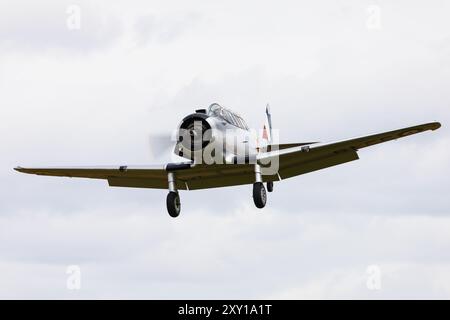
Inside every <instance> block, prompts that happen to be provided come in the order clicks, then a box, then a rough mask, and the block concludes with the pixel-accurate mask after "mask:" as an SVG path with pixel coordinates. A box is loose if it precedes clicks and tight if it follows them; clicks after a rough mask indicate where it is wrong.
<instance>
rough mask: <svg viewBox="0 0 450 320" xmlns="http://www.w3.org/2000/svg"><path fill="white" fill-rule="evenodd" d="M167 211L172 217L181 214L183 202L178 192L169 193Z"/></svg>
mask: <svg viewBox="0 0 450 320" xmlns="http://www.w3.org/2000/svg"><path fill="white" fill-rule="evenodd" d="M166 203H167V211H168V212H169V215H170V216H171V217H172V218H176V217H178V216H179V215H180V210H181V202H180V196H179V195H178V192H173V191H172V192H169V194H168V195H167V201H166Z"/></svg>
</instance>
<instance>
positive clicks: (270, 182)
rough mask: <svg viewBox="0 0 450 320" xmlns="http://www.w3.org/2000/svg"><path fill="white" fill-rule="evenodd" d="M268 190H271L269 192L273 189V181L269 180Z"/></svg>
mask: <svg viewBox="0 0 450 320" xmlns="http://www.w3.org/2000/svg"><path fill="white" fill-rule="evenodd" d="M267 191H269V192H272V191H273V181H268V182H267Z"/></svg>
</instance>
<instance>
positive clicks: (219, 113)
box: [208, 103, 248, 130]
mask: <svg viewBox="0 0 450 320" xmlns="http://www.w3.org/2000/svg"><path fill="white" fill-rule="evenodd" d="M208 115H209V116H210V117H217V118H220V119H223V120H225V121H226V122H228V123H229V124H231V125H233V126H236V127H238V128H241V129H244V130H248V127H247V124H246V123H245V121H244V120H243V119H242V118H241V117H240V116H238V115H237V114H236V113H234V112H232V111H230V110H228V109H225V108H224V107H222V106H221V105H219V104H218V103H213V104H212V105H210V106H209V108H208Z"/></svg>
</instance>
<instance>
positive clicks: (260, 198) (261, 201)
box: [253, 182, 267, 209]
mask: <svg viewBox="0 0 450 320" xmlns="http://www.w3.org/2000/svg"><path fill="white" fill-rule="evenodd" d="M266 200H267V195H266V188H264V184H263V183H262V182H256V183H254V184H253V202H255V206H256V207H257V208H260V209H261V208H264V206H265V205H266Z"/></svg>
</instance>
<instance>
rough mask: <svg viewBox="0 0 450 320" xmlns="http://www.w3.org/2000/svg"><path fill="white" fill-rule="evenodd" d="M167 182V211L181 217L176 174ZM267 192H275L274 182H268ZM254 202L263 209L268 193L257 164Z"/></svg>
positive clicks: (174, 216) (171, 214)
mask: <svg viewBox="0 0 450 320" xmlns="http://www.w3.org/2000/svg"><path fill="white" fill-rule="evenodd" d="M167 180H168V183H169V194H168V195H167V200H166V204H167V211H168V212H169V215H170V216H171V217H172V218H176V217H178V216H179V215H180V211H181V202H180V195H179V194H178V190H177V187H176V183H175V174H174V173H173V172H168V173H167ZM267 191H268V192H272V191H273V182H272V181H268V182H267ZM253 202H254V203H255V206H256V207H257V208H259V209H262V208H264V207H265V206H266V202H267V193H266V188H265V187H264V183H263V181H262V175H261V167H260V165H258V164H255V183H253Z"/></svg>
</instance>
